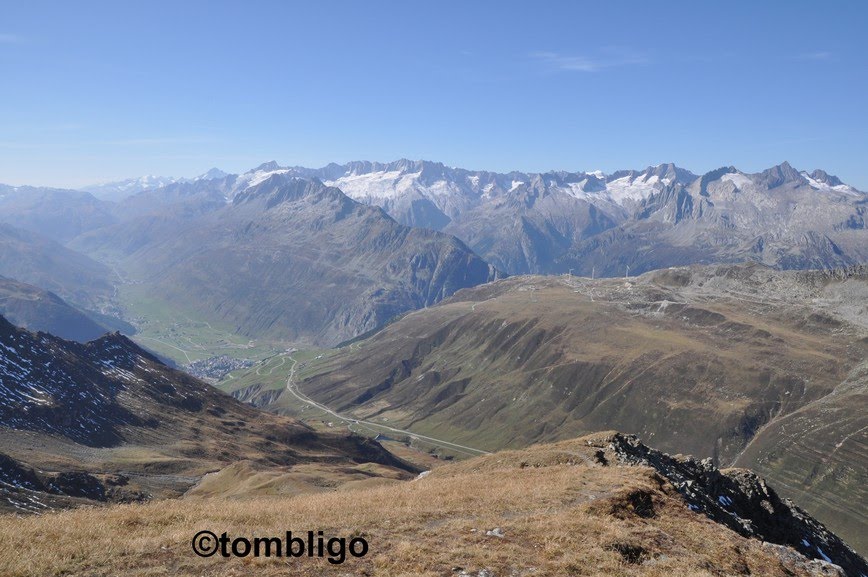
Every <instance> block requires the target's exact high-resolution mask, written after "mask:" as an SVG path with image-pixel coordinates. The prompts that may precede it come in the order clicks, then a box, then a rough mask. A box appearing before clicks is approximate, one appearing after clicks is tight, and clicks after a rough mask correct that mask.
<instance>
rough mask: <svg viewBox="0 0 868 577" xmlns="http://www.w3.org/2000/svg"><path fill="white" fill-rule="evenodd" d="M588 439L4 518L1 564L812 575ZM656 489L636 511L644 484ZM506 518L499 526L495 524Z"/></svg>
mask: <svg viewBox="0 0 868 577" xmlns="http://www.w3.org/2000/svg"><path fill="white" fill-rule="evenodd" d="M592 452H593V450H592V449H591V448H589V447H588V446H587V444H586V443H585V442H584V441H583V440H576V441H570V442H565V443H561V444H559V445H557V446H540V447H533V448H530V449H527V450H523V451H520V452H513V453H503V454H498V455H492V456H489V457H483V458H479V459H474V460H471V461H465V462H462V463H458V464H455V465H449V466H444V467H441V468H439V469H437V470H435V471H433V472H432V473H431V474H430V475H428V476H427V477H425V478H424V479H420V480H416V481H413V482H408V483H402V484H399V485H391V486H388V487H361V488H353V489H345V490H341V491H337V492H328V493H324V494H319V495H304V496H297V497H292V498H286V497H256V498H246V499H220V498H206V499H201V498H185V499H182V500H176V501H163V502H157V503H151V504H147V505H124V506H113V507H111V508H108V509H79V510H73V511H66V512H62V513H53V514H48V515H43V516H39V517H28V518H15V517H9V516H6V517H0V539H2V541H3V543H4V547H3V548H2V549H0V566H2V567H3V568H4V574H5V575H7V576H8V577H24V576H30V575H41V576H44V577H50V576H59V575H88V576H93V577H98V576H108V575H117V574H123V575H129V576H145V575H162V574H171V575H179V576H188V575H189V576H192V575H197V576H198V575H212V576H220V575H238V574H253V573H255V574H256V575H262V576H265V577H268V576H271V575H274V576H278V575H280V576H283V575H286V574H287V572H288V571H289V572H290V573H291V574H293V575H299V576H314V575H323V574H330V575H346V574H353V575H382V576H398V575H400V576H411V575H420V576H421V575H424V576H434V575H448V574H455V573H457V572H459V571H460V570H467V571H468V572H470V573H471V574H476V573H477V572H479V571H481V570H482V569H489V570H491V571H493V572H494V574H495V575H531V574H532V575H534V576H536V577H545V576H560V575H573V574H575V575H588V576H602V575H645V576H649V577H651V576H655V577H662V576H667V577H668V576H684V577H686V576H691V577H693V576H695V577H710V576H712V575H721V574H726V575H748V574H749V575H768V576H781V577H783V576H784V575H790V576H793V575H798V576H801V575H807V573H806V572H805V570H804V568H799V567H797V566H795V565H793V564H792V563H791V562H789V561H782V560H781V559H780V558H779V557H776V556H774V555H773V554H772V553H771V552H770V550H769V549H767V548H764V547H762V546H761V543H760V542H759V541H758V540H748V539H744V538H742V537H740V536H738V535H736V534H735V533H734V532H732V531H730V530H728V529H726V528H724V527H723V526H721V525H718V524H715V523H713V522H712V521H710V520H709V519H707V518H706V517H704V516H703V515H701V514H699V513H694V512H693V511H691V510H690V509H689V508H688V507H687V505H686V503H685V501H683V500H682V498H681V497H680V495H678V494H677V493H676V492H675V491H674V490H673V489H672V487H671V486H670V485H668V484H667V483H665V482H662V481H661V479H660V477H658V476H656V475H655V474H654V473H653V471H652V470H651V469H647V468H643V467H600V466H594V465H591V464H590V462H591V459H590V456H591V453H592ZM640 494H641V495H648V496H650V503H651V506H652V507H653V514H652V515H651V516H648V514H647V513H643V514H640V512H639V511H638V510H637V509H636V508H635V507H634V505H633V503H634V502H636V501H635V499H634V497H635V496H636V495H640ZM494 527H499V528H501V529H502V531H503V533H504V534H505V536H504V537H502V538H499V537H492V536H487V535H486V534H485V533H486V531H487V530H489V529H492V528H494ZM202 529H210V530H212V531H215V532H216V533H218V534H219V533H221V532H223V531H226V532H228V533H229V534H230V535H231V536H245V537H253V536H254V535H257V536H271V535H282V534H283V532H284V531H287V530H292V531H294V532H295V533H296V534H298V533H299V532H302V533H304V532H306V531H308V530H314V531H317V530H322V531H324V532H325V533H326V535H341V536H346V537H351V536H355V535H363V536H364V537H365V538H366V540H367V541H368V542H369V543H370V552H369V554H368V555H367V556H366V557H365V558H364V559H361V560H355V559H350V560H349V561H347V563H346V564H344V565H339V566H331V565H329V564H328V563H327V562H326V560H324V559H317V558H313V559H309V558H307V557H303V558H300V559H292V560H286V559H276V558H272V559H265V558H260V559H253V558H247V559H231V560H227V559H223V558H221V557H219V556H217V557H212V558H208V559H203V558H200V557H197V556H196V555H194V554H193V553H192V551H191V549H190V541H191V539H192V537H193V535H194V533H196V532H197V531H199V530H202Z"/></svg>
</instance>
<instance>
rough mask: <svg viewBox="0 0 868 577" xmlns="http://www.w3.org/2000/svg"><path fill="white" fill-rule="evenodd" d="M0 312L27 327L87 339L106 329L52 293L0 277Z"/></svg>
mask: <svg viewBox="0 0 868 577" xmlns="http://www.w3.org/2000/svg"><path fill="white" fill-rule="evenodd" d="M0 315H2V316H4V317H6V319H8V320H9V321H10V322H12V323H14V324H16V325H18V326H20V327H24V328H26V329H29V330H31V331H34V332H35V331H43V332H47V333H51V334H53V335H57V336H59V337H61V338H63V339H69V340H73V341H78V342H87V341H91V340H93V339H96V338H98V337H100V336H102V335H104V334H105V333H107V332H109V331H108V329H107V328H105V327H103V326H101V325H99V324H98V323H97V322H95V321H94V320H93V319H91V318H90V317H88V316H87V315H86V314H84V313H83V312H81V311H80V310H78V309H76V308H73V307H71V306H70V305H68V304H67V303H65V302H64V301H63V299H61V298H60V297H58V296H57V295H55V294H54V293H50V292H48V291H44V290H42V289H40V288H37V287H35V286H33V285H29V284H26V283H21V282H18V281H15V280H12V279H8V278H5V277H0Z"/></svg>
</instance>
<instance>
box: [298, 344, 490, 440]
mask: <svg viewBox="0 0 868 577" xmlns="http://www.w3.org/2000/svg"><path fill="white" fill-rule="evenodd" d="M289 360H290V361H292V366H291V367H290V368H289V377H288V378H287V379H286V390H287V391H288V392H289V393H290V394H291V395H292V396H294V397H295V398H296V399H298V400H299V401H301V402H303V403H305V404H307V405H310V406H311V407H314V408H316V409H319V410H320V411H323V412H325V413H327V414H329V415H331V416H333V417H334V418H335V419H337V420H340V421H344V422H345V423H346V424H347V428H349V429H350V430H351V431H352V428H351V427H352V425H366V427H375V428H374V429H369V430H371V431H373V432H378V431H379V430H381V429H382V430H386V431H389V432H392V433H400V434H401V435H407V436H408V437H410V438H413V439H418V440H421V441H425V442H427V443H429V444H431V445H434V446H436V447H440V448H441V449H445V450H447V451H453V452H457V453H462V454H464V455H468V456H471V457H475V456H477V455H488V454H489V452H488V451H483V450H481V449H474V448H473V447H467V446H465V445H459V444H457V443H450V442H449V441H444V440H442V439H435V438H434V437H428V436H425V435H420V434H419V433H414V432H413V431H407V430H405V429H397V428H395V427H389V426H387V425H383V424H380V423H374V422H371V421H365V420H362V419H356V418H353V417H347V416H345V415H341V414H340V413H337V412H335V411H333V410H331V409H330V408H328V407H326V406H325V405H322V404H320V403H317V402H316V401H314V400H313V399H311V398H310V397H308V396H307V395H305V394H304V393H302V392H301V391H299V390H298V385H296V384H295V383H294V382H293V379H294V378H295V368H296V366H297V365H298V361H297V360H296V359H293V358H292V357H289Z"/></svg>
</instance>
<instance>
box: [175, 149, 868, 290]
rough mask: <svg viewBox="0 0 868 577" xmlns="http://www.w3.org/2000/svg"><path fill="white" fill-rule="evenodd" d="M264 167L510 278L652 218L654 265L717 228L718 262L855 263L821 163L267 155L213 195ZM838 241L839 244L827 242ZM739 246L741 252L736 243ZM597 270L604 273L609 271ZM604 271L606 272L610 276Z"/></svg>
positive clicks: (695, 249) (854, 195) (852, 202)
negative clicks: (454, 242) (662, 233)
mask: <svg viewBox="0 0 868 577" xmlns="http://www.w3.org/2000/svg"><path fill="white" fill-rule="evenodd" d="M275 174H281V175H288V176H297V177H302V178H316V179H319V180H321V181H322V182H323V183H324V184H326V185H328V186H334V187H336V188H339V189H341V191H343V192H344V193H345V194H346V195H347V196H349V197H350V198H352V199H354V200H356V201H358V202H361V203H364V204H369V205H374V206H379V207H380V208H382V209H383V210H385V211H386V212H387V213H388V214H389V215H390V216H391V217H392V218H394V219H395V220H397V221H398V222H400V223H401V224H405V225H409V226H415V227H423V228H431V229H434V230H440V231H443V232H446V233H450V234H453V235H455V236H457V237H458V238H460V239H461V240H463V241H465V242H466V243H467V244H468V245H469V246H470V247H471V248H472V249H473V250H474V251H476V252H477V253H478V254H480V255H481V256H482V257H483V258H485V259H486V260H488V262H490V263H491V264H493V265H494V266H495V267H497V268H498V269H500V270H502V271H505V272H508V273H511V274H521V273H528V272H533V273H552V272H564V271H566V270H568V269H569V268H577V267H576V265H579V264H580V263H578V261H577V260H575V259H574V258H573V257H571V256H569V255H571V254H575V253H576V252H577V251H578V252H579V253H580V254H584V253H583V251H584V250H585V249H581V248H580V247H583V246H585V247H587V246H596V245H595V244H594V243H595V242H597V241H599V242H602V243H604V244H605V243H611V242H613V241H614V240H613V239H609V240H606V239H607V238H608V237H603V236H599V237H598V235H601V234H602V233H605V232H607V231H612V233H611V234H615V229H621V228H624V229H625V230H626V229H630V230H631V231H632V232H630V235H634V236H635V235H636V234H637V233H636V231H635V230H634V229H635V227H636V226H639V227H640V228H643V230H644V229H647V228H648V227H651V225H652V224H653V223H657V224H655V225H654V226H664V227H673V226H676V225H677V227H678V230H679V231H680V232H678V233H677V234H678V235H679V239H680V240H678V246H681V247H683V249H678V251H677V252H678V253H679V256H678V257H677V258H675V257H674V256H673V258H674V261H673V262H669V260H667V259H665V258H662V259H661V261H660V262H659V263H657V266H669V265H670V264H684V263H685V262H692V261H691V259H693V258H694V257H697V258H699V257H698V256H697V255H699V253H703V255H704V256H703V257H702V258H703V259H711V260H712V261H713V260H715V258H717V256H714V255H712V254H710V253H714V254H716V255H718V256H721V255H720V254H718V253H717V252H716V249H715V250H712V251H710V252H709V251H706V250H705V249H706V248H708V247H707V246H706V247H705V248H703V247H702V246H700V245H697V244H696V242H698V241H699V239H698V238H697V236H696V235H698V234H699V229H700V228H702V229H703V230H705V229H708V230H711V229H716V228H715V227H717V228H719V229H720V231H719V232H717V233H715V235H716V237H721V238H723V237H726V238H729V239H730V241H731V242H735V241H734V240H732V239H734V238H736V237H738V238H739V239H741V240H740V241H739V243H740V244H738V247H741V248H736V249H734V250H733V251H730V253H729V255H728V256H727V257H726V260H727V261H730V260H744V259H755V260H761V261H762V262H766V263H767V264H770V265H773V266H784V267H786V268H790V267H793V266H796V267H799V266H801V265H799V264H798V262H801V260H800V259H801V257H799V256H796V257H794V258H791V256H788V254H789V253H793V254H796V255H799V254H802V252H800V249H799V248H798V246H800V245H799V243H800V242H801V243H802V245H804V246H805V247H806V246H808V245H811V246H813V247H814V248H812V249H811V250H810V251H808V252H812V254H813V255H814V256H812V257H811V258H809V259H808V260H806V261H804V262H805V264H807V263H808V262H812V263H814V265H817V264H820V263H824V262H825V263H827V264H833V263H834V264H836V265H845V264H852V263H854V262H860V260H859V259H861V258H863V257H862V256H861V255H862V252H864V251H860V249H859V248H858V245H859V244H860V240H859V239H861V237H860V234H861V233H855V237H859V238H857V239H855V240H853V239H850V237H853V236H854V234H851V233H845V232H844V231H852V230H854V227H856V228H858V227H859V226H861V225H860V224H859V223H862V222H863V221H864V218H863V214H864V210H865V198H866V196H865V194H864V193H861V192H859V191H858V190H856V189H855V188H853V187H851V186H849V185H847V184H844V183H842V182H841V181H840V179H838V178H837V177H835V176H832V175H829V174H828V173H826V172H824V171H822V170H815V171H813V172H811V173H808V172H800V171H798V170H796V169H794V168H792V167H791V166H790V165H789V164H787V163H783V164H781V165H779V166H777V167H773V168H771V169H769V170H767V171H764V172H760V173H756V174H749V173H744V172H741V171H738V170H737V169H735V168H732V167H729V168H725V169H719V170H716V171H712V172H710V173H707V174H705V175H702V176H701V177H700V176H697V175H695V174H693V173H692V172H690V171H688V170H684V169H682V168H679V167H677V166H675V165H674V164H661V165H658V166H651V167H648V168H646V169H645V170H641V171H637V170H622V171H617V172H614V173H612V174H605V173H603V172H601V171H589V172H565V171H558V172H555V171H552V172H546V173H525V172H509V173H496V172H488V171H472V170H466V169H462V168H451V167H447V166H445V165H443V164H441V163H437V162H430V161H423V160H418V161H412V160H406V159H402V160H398V161H395V162H390V163H378V162H366V161H364V162H362V161H359V162H350V163H347V164H343V165H339V164H329V165H327V166H325V167H323V168H319V169H311V168H304V167H284V166H280V165H279V164H278V163H277V162H274V161H271V162H267V163H264V164H262V165H260V166H258V167H256V168H255V169H253V170H250V171H248V172H246V173H244V174H241V175H238V176H233V175H230V176H227V177H225V178H224V179H222V180H219V181H215V183H216V182H219V183H220V190H221V194H224V195H225V199H226V201H231V200H232V199H233V198H234V197H235V196H237V195H238V194H240V193H241V192H243V191H244V190H246V189H247V188H249V187H253V186H256V185H258V184H260V183H262V182H264V181H265V180H266V179H268V178H269V177H271V176H273V175H275ZM167 190H168V189H167ZM791 204H792V205H793V206H795V209H794V208H792V206H790V205H791ZM688 217H689V218H688ZM827 217H828V218H827ZM685 218H687V219H688V220H689V221H690V222H693V223H694V225H692V226H694V228H692V229H691V230H690V231H688V230H686V226H687V225H686V224H681V225H679V224H678V223H680V222H681V221H682V220H684V219H685ZM664 223H665V224H664ZM696 227H699V228H696ZM709 227H710V228H709ZM644 234H645V233H643V235H644ZM671 234H676V233H675V232H671ZM761 237H762V238H765V239H766V240H770V239H778V241H779V242H781V243H794V247H795V248H792V249H790V250H789V251H787V250H784V247H783V246H782V247H781V249H780V250H779V251H777V252H775V253H774V254H771V253H765V254H764V255H762V257H761V258H760V257H758V256H757V253H755V252H751V251H752V250H753V249H749V247H750V246H752V241H750V242H749V240H747V239H754V240H755V239H759V238H761ZM803 237H804V238H807V239H827V240H818V241H817V242H819V243H820V244H825V246H826V248H820V247H819V246H815V245H816V243H814V242H813V241H811V240H808V241H800V240H799V239H800V238H803ZM839 237H841V238H840V239H839V241H836V240H832V239H833V238H839ZM843 237H847V238H846V239H844V238H843ZM855 237H854V238H855ZM631 238H632V237H631ZM594 239H596V240H594ZM730 241H727V242H730ZM623 242H626V241H624V240H621V241H619V244H620V243H623ZM703 242H705V241H703ZM764 242H765V241H764ZM589 243H590V244H589ZM745 243H747V244H746V245H745ZM830 243H831V244H830ZM700 244H701V243H700ZM706 244H710V245H713V246H716V247H719V246H721V245H722V244H726V243H725V242H722V241H718V240H715V241H714V242H710V243H706ZM760 244H762V243H760ZM745 246H747V247H748V248H745V249H744V250H742V248H744V247H745ZM833 246H835V247H837V249H836V248H832V247H833ZM598 248H599V247H598ZM613 248H617V247H613ZM636 248H637V247H634V246H631V245H630V243H629V242H627V243H626V244H625V246H624V247H623V251H624V252H625V254H626V253H628V252H629V251H631V250H635V249H636ZM748 249H749V250H748ZM595 250H598V249H595ZM618 250H621V249H618ZM836 250H841V251H842V253H841V254H840V255H839V254H837V253H836ZM598 252H599V250H598ZM658 252H660V253H661V254H662V252H663V251H658ZM803 252H804V251H803ZM707 253H708V254H707ZM785 253H786V254H785ZM824 255H825V256H824ZM670 256H672V254H670ZM803 256H804V255H803ZM827 257H828V258H827ZM585 258H586V257H585ZM601 258H602V257H601ZM625 258H626V257H625ZM830 259H831V260H830ZM652 260H653V259H652ZM649 262H650V261H649ZM703 262H705V260H703ZM627 264H628V263H626V262H624V263H619V264H615V265H612V266H614V267H616V268H619V267H624V266H626V265H627ZM634 265H635V266H639V263H637V262H634V263H633V265H631V266H634ZM596 267H597V264H593V265H591V268H596ZM597 270H598V272H601V273H605V271H608V270H609V268H606V267H604V268H603V269H602V270H601V269H597ZM614 270H615V269H612V271H610V272H611V273H612V274H617V273H615V272H614ZM643 270H644V268H643Z"/></svg>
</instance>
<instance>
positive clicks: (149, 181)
mask: <svg viewBox="0 0 868 577" xmlns="http://www.w3.org/2000/svg"><path fill="white" fill-rule="evenodd" d="M179 180H182V179H178V178H174V177H171V176H153V175H148V176H139V177H136V178H128V179H126V180H118V181H115V182H104V183H100V184H92V185H89V186H85V187H83V188H82V189H81V190H84V191H87V192H89V193H91V194H92V195H94V196H95V197H97V198H100V199H102V200H110V201H113V202H118V201H121V200H123V199H125V198H127V197H130V196H133V195H134V194H138V193H140V192H142V191H144V190H153V189H155V188H162V187H164V186H168V185H170V184H173V183H175V182H178V181H179Z"/></svg>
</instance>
